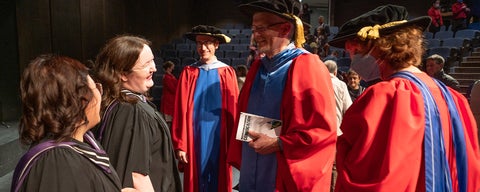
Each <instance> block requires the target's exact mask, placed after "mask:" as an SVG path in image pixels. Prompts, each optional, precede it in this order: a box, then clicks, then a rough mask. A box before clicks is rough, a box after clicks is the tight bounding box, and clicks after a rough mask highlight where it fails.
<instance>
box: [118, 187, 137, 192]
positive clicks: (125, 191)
mask: <svg viewBox="0 0 480 192" xmlns="http://www.w3.org/2000/svg"><path fill="white" fill-rule="evenodd" d="M137 191H138V190H136V189H135V188H129V187H127V188H123V189H122V192H137Z"/></svg>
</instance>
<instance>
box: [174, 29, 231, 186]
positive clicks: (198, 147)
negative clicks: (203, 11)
mask: <svg viewBox="0 0 480 192" xmlns="http://www.w3.org/2000/svg"><path fill="white" fill-rule="evenodd" d="M185 36H186V37H187V38H188V39H190V40H192V41H195V42H196V43H197V52H198V55H199V56H200V60H199V61H197V62H196V63H193V64H192V65H190V66H187V67H185V68H184V69H183V71H182V73H181V75H180V78H179V87H178V89H177V98H176V99H175V107H176V108H175V114H174V116H173V123H172V137H173V145H174V147H175V151H176V154H177V158H178V160H179V164H180V167H181V169H182V170H183V172H184V174H183V176H184V177H183V178H184V179H183V181H184V185H183V186H184V191H186V192H194V191H209V192H215V191H219V192H227V191H231V190H232V168H231V166H230V165H228V164H227V162H226V157H227V149H228V145H229V139H230V136H231V134H232V132H233V129H235V127H234V123H235V118H234V117H235V114H236V112H237V110H236V109H237V97H238V84H237V76H236V75H235V69H233V68H232V67H230V66H228V65H227V64H225V63H222V62H221V61H219V60H217V57H216V56H215V51H216V50H217V49H218V46H219V44H220V43H229V42H230V38H229V37H227V36H226V35H224V34H222V32H221V31H220V29H218V28H216V27H214V26H207V25H198V26H195V27H193V28H192V31H191V32H188V33H187V34H185Z"/></svg>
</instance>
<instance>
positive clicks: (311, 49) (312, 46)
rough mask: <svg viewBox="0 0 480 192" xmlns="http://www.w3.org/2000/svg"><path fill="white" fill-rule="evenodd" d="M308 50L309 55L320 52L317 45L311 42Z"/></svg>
mask: <svg viewBox="0 0 480 192" xmlns="http://www.w3.org/2000/svg"><path fill="white" fill-rule="evenodd" d="M308 47H309V49H308V50H307V49H306V50H307V51H309V52H310V53H313V54H317V55H318V54H319V52H320V46H319V45H318V43H317V42H311V43H310V44H309V45H308Z"/></svg>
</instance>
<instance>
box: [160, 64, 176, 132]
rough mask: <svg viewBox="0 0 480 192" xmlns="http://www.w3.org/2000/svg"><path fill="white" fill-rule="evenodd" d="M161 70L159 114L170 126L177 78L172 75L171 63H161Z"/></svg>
mask: <svg viewBox="0 0 480 192" xmlns="http://www.w3.org/2000/svg"><path fill="white" fill-rule="evenodd" d="M162 67H163V70H164V71H165V74H164V75H163V81H162V85H163V88H162V100H161V103H160V112H161V113H162V114H163V118H164V119H165V121H167V123H168V125H169V126H171V124H172V119H173V118H172V116H173V111H174V105H175V93H176V92H177V84H178V80H177V78H176V77H175V76H174V75H173V74H172V71H173V69H174V68H175V63H173V62H172V61H166V62H165V63H163V66H162Z"/></svg>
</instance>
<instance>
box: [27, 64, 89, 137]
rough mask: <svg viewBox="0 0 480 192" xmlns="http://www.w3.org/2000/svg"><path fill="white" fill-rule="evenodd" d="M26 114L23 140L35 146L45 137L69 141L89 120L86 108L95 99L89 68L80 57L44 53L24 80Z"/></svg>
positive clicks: (28, 67)
mask: <svg viewBox="0 0 480 192" xmlns="http://www.w3.org/2000/svg"><path fill="white" fill-rule="evenodd" d="M20 95H21V99H22V112H23V113H22V116H21V119H20V128H19V134H20V141H21V143H23V144H25V145H32V144H33V145H34V144H36V143H38V142H40V141H41V140H42V139H44V138H49V139H54V140H56V141H65V140H67V138H70V137H72V136H73V134H74V133H75V132H76V131H77V129H78V127H79V123H80V124H81V125H83V124H86V123H88V119H87V116H86V114H85V109H86V107H87V105H88V103H89V102H90V100H91V99H92V98H93V92H92V90H91V88H90V87H89V86H88V68H87V67H86V66H85V65H83V64H82V63H80V62H79V61H77V60H74V59H72V58H69V57H64V56H57V55H41V56H38V57H37V58H35V59H34V60H33V61H31V62H30V64H29V65H28V66H27V68H26V69H25V70H24V72H23V75H22V77H21V80H20Z"/></svg>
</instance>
